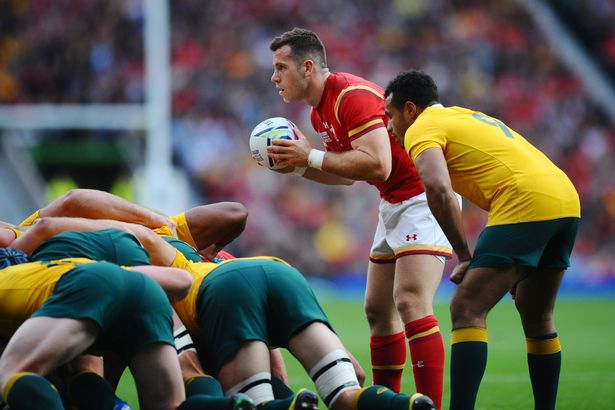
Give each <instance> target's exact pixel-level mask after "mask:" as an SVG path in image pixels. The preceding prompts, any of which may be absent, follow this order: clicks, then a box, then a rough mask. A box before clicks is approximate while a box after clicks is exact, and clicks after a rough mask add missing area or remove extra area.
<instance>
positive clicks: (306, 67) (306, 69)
mask: <svg viewBox="0 0 615 410" xmlns="http://www.w3.org/2000/svg"><path fill="white" fill-rule="evenodd" d="M301 68H302V69H303V74H305V75H310V74H312V73H313V72H314V61H312V60H305V61H304V62H303V65H302V67H301Z"/></svg>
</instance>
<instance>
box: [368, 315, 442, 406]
mask: <svg viewBox="0 0 615 410" xmlns="http://www.w3.org/2000/svg"><path fill="white" fill-rule="evenodd" d="M406 337H407V338H408V345H409V346H410V357H411V360H412V371H413V372H414V383H415V385H416V391H417V392H419V393H423V394H426V395H427V396H429V397H430V398H431V399H432V400H433V401H434V403H435V405H436V408H438V409H441V408H442V383H443V378H444V343H443V342H442V335H441V334H440V328H439V327H438V320H437V319H436V318H435V317H434V316H433V315H429V316H425V317H424V318H421V319H417V320H413V321H412V322H409V323H406ZM372 360H373V359H372Z"/></svg>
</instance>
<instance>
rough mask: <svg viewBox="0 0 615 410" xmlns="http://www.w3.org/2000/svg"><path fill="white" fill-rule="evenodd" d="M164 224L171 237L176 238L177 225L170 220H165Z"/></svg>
mask: <svg viewBox="0 0 615 410" xmlns="http://www.w3.org/2000/svg"><path fill="white" fill-rule="evenodd" d="M164 224H165V225H166V226H167V227H168V228H169V230H170V231H171V232H172V233H173V237H175V238H177V224H176V223H175V221H173V220H172V219H170V218H166V220H165V221H164Z"/></svg>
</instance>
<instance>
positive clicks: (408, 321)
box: [393, 254, 444, 408]
mask: <svg viewBox="0 0 615 410" xmlns="http://www.w3.org/2000/svg"><path fill="white" fill-rule="evenodd" d="M443 269H444V262H443V260H441V259H439V258H438V257H436V256H434V255H420V254H418V255H406V256H402V257H400V258H399V259H398V260H397V264H396V274H395V288H394V291H393V296H394V299H395V306H396V307H397V310H398V312H399V315H400V316H401V319H402V321H403V323H404V328H405V335H406V338H407V339H408V345H409V348H410V358H411V361H412V371H413V373H414V382H415V385H416V391H417V392H419V393H423V394H426V395H428V396H429V397H431V398H432V399H433V400H434V402H435V404H436V407H437V408H441V407H442V387H443V379H444V343H443V341H442V334H441V333H440V328H439V327H438V320H437V319H436V317H435V316H434V312H433V298H434V295H435V293H436V290H437V289H438V285H439V284H440V280H441V277H442V270H443Z"/></svg>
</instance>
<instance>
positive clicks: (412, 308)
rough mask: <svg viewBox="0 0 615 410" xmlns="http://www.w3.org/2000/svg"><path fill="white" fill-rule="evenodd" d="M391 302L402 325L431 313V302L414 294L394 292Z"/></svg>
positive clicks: (422, 296)
mask: <svg viewBox="0 0 615 410" xmlns="http://www.w3.org/2000/svg"><path fill="white" fill-rule="evenodd" d="M393 300H394V301H395V308H396V309H397V312H398V313H399V316H400V317H401V318H402V320H403V321H404V323H406V322H409V321H411V320H414V319H419V318H421V317H424V316H427V315H429V314H431V313H432V307H431V300H425V299H424V295H420V294H418V293H415V292H408V291H396V292H395V294H394V295H393Z"/></svg>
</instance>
